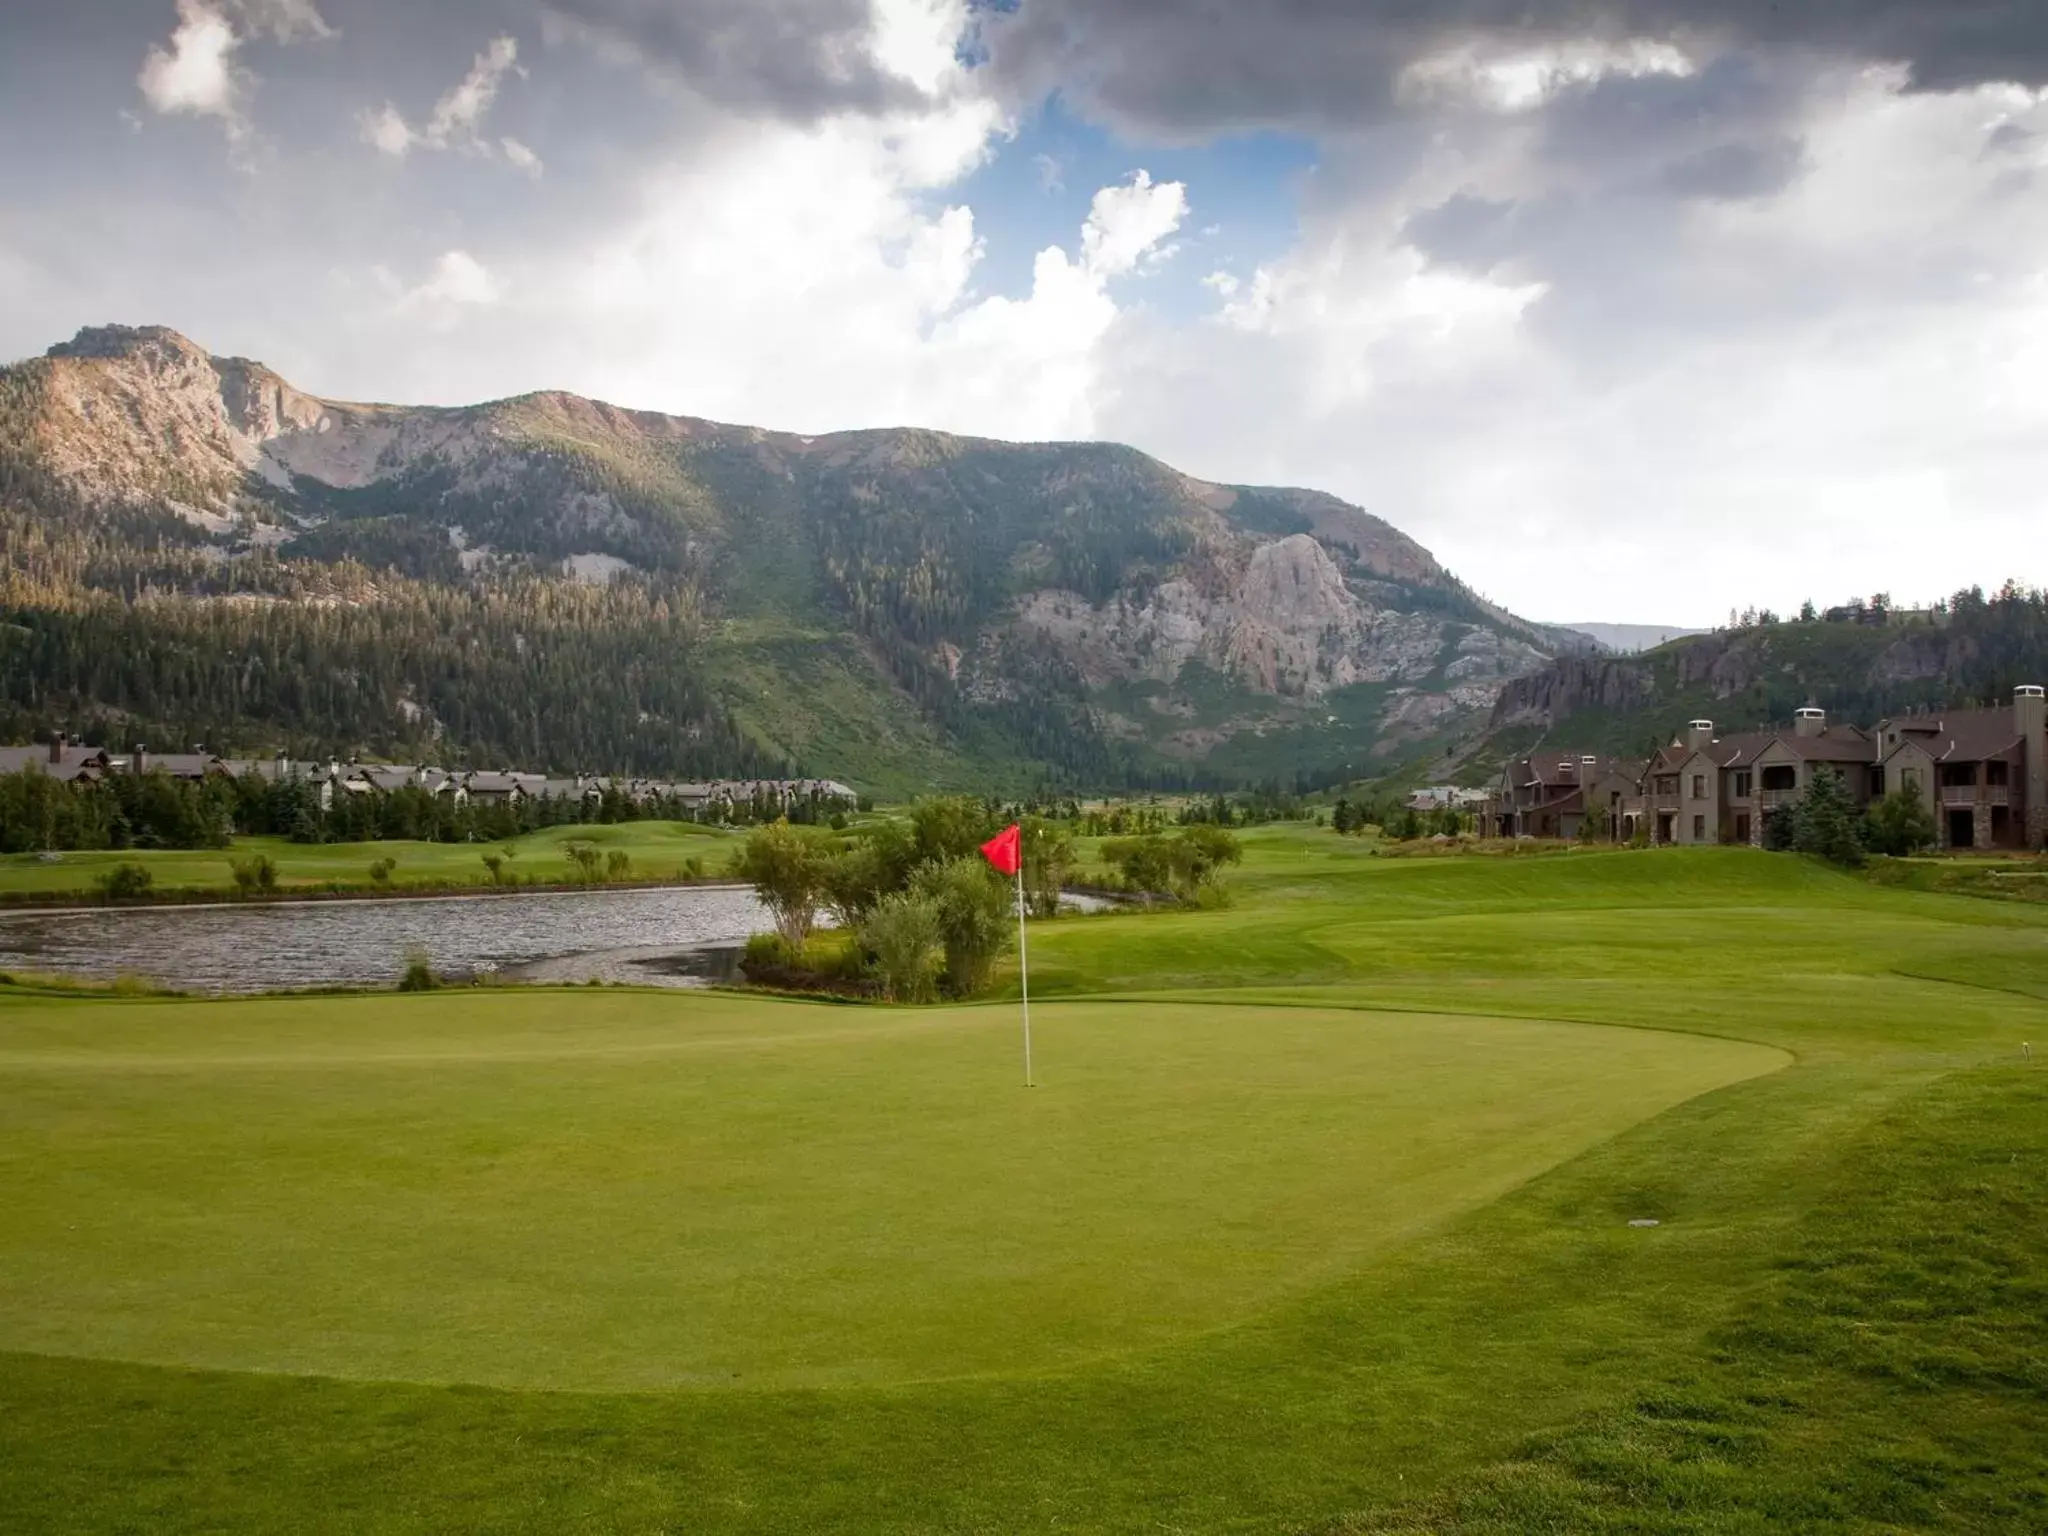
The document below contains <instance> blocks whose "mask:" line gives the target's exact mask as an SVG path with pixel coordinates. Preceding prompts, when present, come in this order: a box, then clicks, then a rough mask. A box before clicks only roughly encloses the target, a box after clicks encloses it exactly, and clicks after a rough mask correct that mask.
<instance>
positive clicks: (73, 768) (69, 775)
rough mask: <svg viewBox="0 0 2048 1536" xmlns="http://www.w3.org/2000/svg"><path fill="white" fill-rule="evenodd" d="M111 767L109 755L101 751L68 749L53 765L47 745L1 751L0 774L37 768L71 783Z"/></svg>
mask: <svg viewBox="0 0 2048 1536" xmlns="http://www.w3.org/2000/svg"><path fill="white" fill-rule="evenodd" d="M106 765H107V754H106V753H105V752H104V751H102V750H101V749H100V748H98V747H73V746H66V747H64V748H62V749H61V750H60V752H59V754H58V759H57V761H56V762H54V763H53V762H51V761H50V749H49V747H48V746H47V745H44V746H33V747H0V773H19V772H21V770H22V769H24V768H35V769H37V770H39V771H41V772H43V773H46V774H48V775H49V776H50V777H51V778H53V779H59V780H62V781H63V782H65V783H69V782H70V781H71V780H73V779H76V778H79V777H81V776H83V775H86V774H89V773H98V772H100V771H101V770H103V769H104V768H105V767H106Z"/></svg>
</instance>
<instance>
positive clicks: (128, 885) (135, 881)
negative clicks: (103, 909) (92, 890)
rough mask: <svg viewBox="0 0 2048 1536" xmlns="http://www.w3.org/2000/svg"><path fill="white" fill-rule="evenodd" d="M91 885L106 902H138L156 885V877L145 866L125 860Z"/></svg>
mask: <svg viewBox="0 0 2048 1536" xmlns="http://www.w3.org/2000/svg"><path fill="white" fill-rule="evenodd" d="M93 884H95V885H96V886H98V887H99V889H100V894H101V895H103V896H105V897H106V899H107V900H108V901H140V900H141V899H142V898H143V897H145V896H147V895H148V894H149V893H150V889H151V887H153V886H154V885H155V884H156V876H155V875H153V874H151V873H150V872H149V870H148V868H147V867H146V866H144V865H141V864H138V863H136V862H135V861H134V860H133V859H127V860H124V861H123V862H121V863H119V864H116V865H115V866H114V867H113V868H112V869H109V870H107V871H105V872H104V873H102V874H101V875H100V876H99V877H98V878H97V879H95V880H94V881H93Z"/></svg>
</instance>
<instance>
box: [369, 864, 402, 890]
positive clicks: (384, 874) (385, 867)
mask: <svg viewBox="0 0 2048 1536" xmlns="http://www.w3.org/2000/svg"><path fill="white" fill-rule="evenodd" d="M396 868H398V860H396V859H393V858H382V859H375V860H373V861H371V864H370V878H371V879H372V880H373V881H375V882H376V883H377V884H378V885H389V884H390V883H391V872H392V871H393V870H394V869H396Z"/></svg>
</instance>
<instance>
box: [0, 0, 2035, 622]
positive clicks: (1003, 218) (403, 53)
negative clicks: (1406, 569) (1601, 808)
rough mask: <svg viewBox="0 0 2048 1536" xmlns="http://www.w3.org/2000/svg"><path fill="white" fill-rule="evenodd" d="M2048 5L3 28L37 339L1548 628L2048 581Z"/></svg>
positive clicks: (1433, 6)
mask: <svg viewBox="0 0 2048 1536" xmlns="http://www.w3.org/2000/svg"><path fill="white" fill-rule="evenodd" d="M2044 87H2048V5H2043V4H2042V3H2041V0H1825V3H1812V4H1797V5H1795V4H1790V3H1782V0H1556V3H1551V4H1546V3H1544V0H1430V3H1424V0H1263V3H1260V4H1250V3H1243V4H1232V3H1227V0H978V3H977V0H436V3H435V4H433V5H432V6H423V5H418V4H415V3H412V0H92V3H90V4H65V5H33V6H30V5H22V6H8V7H6V8H5V9H4V13H0V357H6V358H15V357H23V356H29V355H33V354H36V353H40V352H42V351H43V350H44V349H45V348H46V347H48V346H49V345H51V344H52V343H53V342H57V341H61V340H64V339H66V338H68V337H69V336H70V335H71V334H72V333H73V332H74V331H76V330H77V329H78V328H79V327H81V326H85V325H97V324H104V323H107V322H110V321H118V322H122V323H127V324H164V325H171V326H174V327H176V328H177V329H179V330H181V331H183V332H185V333H186V334H188V335H190V336H191V337H193V338H194V339H195V340H197V341H199V342H200V343H202V344H203V345H205V346H206V347H208V348H209V349H211V350H212V351H213V352H215V353H217V354H221V355H238V356H247V357H255V358H260V359H262V360H263V361H265V362H267V363H269V364H271V365H272V366H273V367H275V368H277V369H278V370H279V371H280V372H281V373H283V374H284V375H285V376H286V377H287V378H289V379H291V380H292V381H293V382H294V383H295V384H297V385H298V386H299V387H301V388H303V389H306V390H309V391H311V392H314V393H317V394H321V395H326V396H329V397H331V398H342V399H376V400H395V401H401V402H407V403H435V404H462V403H469V402H472V401H476V400H481V399H487V398H493V397H497V396H502V395H508V394H516V393H520V392H523V391H526V390H533V389H544V388H559V389H569V390H574V391H577V392H580V393H583V394H588V395H593V396H596V397H599V398H602V399H606V400H610V401H614V402H616V403H619V404H623V405H629V406H636V407H643V408H650V409H658V410H665V411H673V412H678V413H682V414H688V415H695V416H706V417H712V418H715V419H719V420H724V421H736V422H747V423H753V424H758V425H762V426H768V427H777V428H784V429H789V430H795V431H801V432H822V431H829V430H834V429H839V428H850V427H866V426H892V425H919V426H930V427H937V428H943V429H947V430H952V431H958V432H967V433H975V434H982V435H986V436H992V437H1003V438H1012V439H1039V438H1091V439H1110V440H1115V441H1122V442H1128V443H1131V444H1134V445H1135V446H1137V447H1139V448H1141V449H1144V450H1145V451H1147V452H1149V453H1153V454H1156V455H1158V456H1159V457H1160V458H1162V459H1164V460H1166V461H1167V462H1169V463H1171V464H1173V465H1175V466H1176V467H1178V468H1180V469H1183V470H1186V471H1188V472H1189V473H1192V474H1195V475H1199V476H1202V477H1204V478H1208V479H1213V480H1221V481H1228V482H1238V483H1258V484H1281V485H1302V486H1313V487H1316V488H1319V489H1322V490H1327V491H1331V492H1334V493H1336V494H1337V495H1340V496H1343V497H1344V498H1346V499H1347V500H1350V501H1353V502H1356V503H1358V504H1359V505H1361V506H1363V507H1365V508H1366V509H1367V510H1368V511H1371V512H1374V513H1376V514H1378V515H1379V516H1381V517H1384V518H1386V519H1387V520H1388V521H1390V522H1392V523H1393V524H1395V525H1396V526H1397V527H1399V528H1401V529H1403V530H1404V531H1406V532H1407V533H1409V534H1410V535H1412V536H1413V537H1415V538H1416V539H1418V540H1420V541H1421V542H1422V543H1423V544H1425V545H1427V546H1428V547H1429V548H1430V549H1432V550H1433V551H1434V552H1435V553H1436V554H1437V555H1438V557H1439V558H1440V559H1442V560H1443V561H1444V562H1445V563H1446V564H1447V565H1448V566H1450V567H1451V569H1452V570H1454V571H1456V572H1457V573H1458V574H1459V575H1461V576H1462V577H1464V579H1465V580H1467V581H1468V582H1470V583H1471V584H1472V585H1473V586H1475V587H1476V588H1478V589H1479V590H1480V591H1482V592H1483V593H1485V594H1486V595H1488V596H1490V597H1492V598H1494V599H1496V600H1498V601H1500V602H1503V603H1505V604H1507V605H1508V606H1509V607H1511V608H1512V609H1514V610H1516V611H1517V612H1520V613H1522V614H1525V615H1528V616H1530V617H1533V618H1539V619H1547V620H1563V621H1571V620H1579V621H1593V620H1607V621H1634V622H1644V623H1659V624H1674V625H1680V624H1686V625H1706V624H1712V623H1715V622H1718V621H1719V620H1721V619H1723V618H1725V616H1726V614H1727V613H1728V611H1729V610H1730V609H1731V608H1748V607H1751V606H1764V607H1771V608H1775V609H1777V610H1779V611H1781V612H1785V611H1789V610H1791V609H1795V608H1796V607H1797V606H1798V604H1799V603H1800V602H1801V601H1802V600H1803V599H1806V598H1812V599H1814V600H1816V601H1819V602H1822V603H1824V604H1825V603H1830V602H1836V601H1840V600H1842V599H1844V598H1846V597H1848V596H1851V595H1854V594H1866V593H1873V592H1879V591H1884V592H1889V593H1891V594H1892V595H1893V597H1894V598H1895V599H1896V600H1899V601H1912V600H1917V599H1924V598H1932V597H1936V596H1939V595H1942V594H1944V593H1946V592H1949V591H1952V590H1954V589H1956V588H1958V587H1961V586H1966V585H1970V584H1975V583H1981V584H1983V585H1986V586H1993V585H1996V584H1997V583H1999V582H2001V581H2003V580H2005V579H2007V578H2009V577H2011V578H2018V579H2020V580H2022V581H2026V582H2030V583H2037V584H2038V583H2042V582H2048V537H2044V536H2043V535H2044V530H2048V518H2044V516H2043V509H2042V507H2041V505H2040V492H2039V487H2040V486H2041V485H2042V484H2043V483H2044V482H2048V90H2044Z"/></svg>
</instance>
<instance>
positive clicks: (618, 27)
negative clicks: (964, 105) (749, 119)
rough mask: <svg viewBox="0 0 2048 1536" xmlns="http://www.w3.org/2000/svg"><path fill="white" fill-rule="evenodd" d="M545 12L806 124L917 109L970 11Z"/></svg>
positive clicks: (553, 1) (892, 4) (610, 6)
mask: <svg viewBox="0 0 2048 1536" xmlns="http://www.w3.org/2000/svg"><path fill="white" fill-rule="evenodd" d="M546 3H547V8H548V11H549V14H550V15H551V16H552V17H553V18H554V20H555V23H556V25H557V27H558V29H559V30H560V31H561V32H562V33H563V34H564V35H566V36H570V37H574V38H577V39H580V40H582V41H584V42H586V43H589V44H592V45H594V46H596V47H599V48H601V49H603V50H605V51H606V52H608V53H610V54H611V55H613V56H615V57H618V58H621V59H626V60H630V61H632V62H634V63H636V64H639V65H641V66H644V67H645V68H647V69H649V70H652V71H655V72H657V73H658V74H660V75H662V76H664V77H666V78H668V79H670V80H672V81H675V82H676V83H678V84H680V85H682V86H684V87H685V88H687V89H688V90H689V91H691V92H692V93H693V94H695V95H697V96H699V97H701V98H702V99H704V100H706V101H709V102H712V103H715V104H716V105H719V106H722V107H726V108H729V109H731V110H734V111H737V112H742V113H746V114H749V115H760V116H769V117H776V118H781V119H784V120H786V121H789V122H793V123H799V124H810V123H815V122H818V121H819V120H821V119H823V118H826V117H830V116H834V115H837V114H840V113H844V112H856V113H862V114H867V115H879V114H884V113H889V112H900V111H905V110H909V109H913V108H915V107H917V106H918V105H919V104H920V103H921V102H922V101H925V100H927V99H929V97H930V95H931V94H932V91H933V89H934V83H935V81H936V80H937V79H939V78H941V77H942V76H944V75H946V74H948V73H949V72H950V71H951V69H952V55H953V52H954V44H955V42H956V41H957V39H958V38H959V37H960V36H961V34H962V33H963V32H964V30H965V28H966V11H965V7H964V5H956V4H952V3H941V0H693V3H692V4H689V5H676V4H674V3H672V0H546ZM941 34H943V35H941ZM935 39H936V41H937V43H938V44H939V46H938V47H937V49H936V50H935V49H934V47H933V43H934V40H935Z"/></svg>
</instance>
